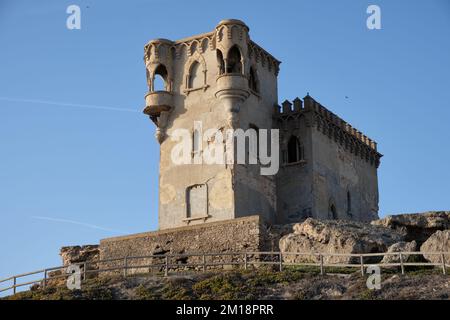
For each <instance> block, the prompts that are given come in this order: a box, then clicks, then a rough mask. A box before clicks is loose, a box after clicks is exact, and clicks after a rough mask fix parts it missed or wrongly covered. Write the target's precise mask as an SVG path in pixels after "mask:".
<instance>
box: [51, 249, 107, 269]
mask: <svg viewBox="0 0 450 320" xmlns="http://www.w3.org/2000/svg"><path fill="white" fill-rule="evenodd" d="M59 255H60V256H61V258H62V263H63V265H64V266H68V265H70V264H73V263H82V262H93V263H92V264H95V265H96V264H97V261H98V260H99V257H100V251H99V247H98V245H85V246H70V247H62V248H61V250H60V253H59Z"/></svg>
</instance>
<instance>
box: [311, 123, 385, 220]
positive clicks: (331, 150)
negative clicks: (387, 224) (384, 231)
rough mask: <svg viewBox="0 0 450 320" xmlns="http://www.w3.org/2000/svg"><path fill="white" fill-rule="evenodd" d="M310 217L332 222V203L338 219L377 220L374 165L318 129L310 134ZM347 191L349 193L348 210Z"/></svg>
mask: <svg viewBox="0 0 450 320" xmlns="http://www.w3.org/2000/svg"><path fill="white" fill-rule="evenodd" d="M312 145H313V156H312V158H313V194H314V212H313V216H314V217H315V218H319V219H332V218H333V217H332V215H331V212H330V206H331V205H332V204H334V206H335V208H336V213H337V218H338V219H354V220H358V221H371V220H374V219H377V218H378V181H377V169H376V167H375V165H371V164H370V162H368V161H366V160H365V159H361V157H360V156H357V155H355V154H353V153H350V152H348V151H347V150H345V149H344V148H343V147H342V146H340V145H339V144H338V143H336V142H335V141H334V140H333V139H330V138H329V137H328V136H327V135H325V134H323V133H322V132H320V131H318V130H313V131H312ZM347 191H348V192H349V193H350V199H351V200H350V202H351V206H350V210H348V209H349V208H348V203H347Z"/></svg>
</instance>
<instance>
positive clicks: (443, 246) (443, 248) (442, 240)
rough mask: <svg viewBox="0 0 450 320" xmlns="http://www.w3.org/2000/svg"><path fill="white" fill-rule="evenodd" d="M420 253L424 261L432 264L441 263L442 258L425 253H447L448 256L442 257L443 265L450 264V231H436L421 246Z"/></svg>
mask: <svg viewBox="0 0 450 320" xmlns="http://www.w3.org/2000/svg"><path fill="white" fill-rule="evenodd" d="M420 251H421V252H423V253H424V254H423V256H424V258H425V259H427V260H428V261H430V262H433V263H442V256H441V255H431V254H425V252H447V253H448V254H445V255H444V258H445V263H446V264H447V265H448V264H450V230H444V231H436V232H435V233H434V234H433V235H432V236H431V237H429V238H428V240H427V241H425V242H424V243H423V244H422V246H421V247H420Z"/></svg>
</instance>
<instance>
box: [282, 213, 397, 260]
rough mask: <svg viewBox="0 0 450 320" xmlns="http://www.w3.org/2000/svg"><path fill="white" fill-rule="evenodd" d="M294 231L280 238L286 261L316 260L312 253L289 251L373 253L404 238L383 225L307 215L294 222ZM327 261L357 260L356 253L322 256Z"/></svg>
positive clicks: (385, 248) (384, 250)
mask: <svg viewBox="0 0 450 320" xmlns="http://www.w3.org/2000/svg"><path fill="white" fill-rule="evenodd" d="M293 229H294V233H291V234H288V235H286V236H284V237H282V238H281V239H280V251H281V252H284V253H285V255H284V256H283V257H284V261H286V262H311V261H313V262H318V261H319V258H318V257H317V256H313V255H303V256H300V255H289V254H286V253H288V252H297V253H298V252H301V253H309V252H316V253H376V252H386V250H387V248H388V247H389V246H390V245H392V244H394V243H396V242H400V241H402V240H403V236H402V234H401V233H399V232H397V231H395V230H391V229H389V228H385V227H382V226H373V225H370V224H366V223H362V222H355V221H346V220H315V219H313V218H308V219H306V220H305V221H304V222H302V223H298V224H295V225H294V227H293ZM381 259H382V257H374V258H372V259H369V258H367V259H365V262H367V263H374V262H377V261H380V260H381ZM324 262H326V263H356V262H359V258H358V257H346V256H334V257H324Z"/></svg>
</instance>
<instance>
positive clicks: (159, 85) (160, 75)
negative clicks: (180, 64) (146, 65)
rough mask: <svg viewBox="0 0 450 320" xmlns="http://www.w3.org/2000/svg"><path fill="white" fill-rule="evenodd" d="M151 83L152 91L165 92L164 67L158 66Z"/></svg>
mask: <svg viewBox="0 0 450 320" xmlns="http://www.w3.org/2000/svg"><path fill="white" fill-rule="evenodd" d="M152 82H153V91H167V69H166V67H165V66H164V65H162V64H160V65H159V66H158V67H157V68H156V69H155V75H154V76H153V81H152Z"/></svg>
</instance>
